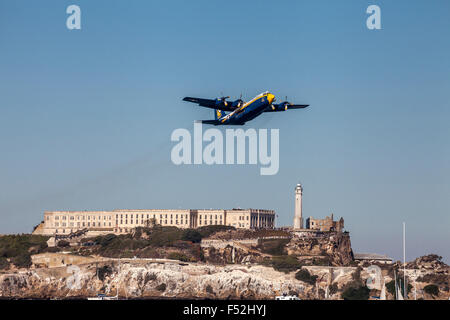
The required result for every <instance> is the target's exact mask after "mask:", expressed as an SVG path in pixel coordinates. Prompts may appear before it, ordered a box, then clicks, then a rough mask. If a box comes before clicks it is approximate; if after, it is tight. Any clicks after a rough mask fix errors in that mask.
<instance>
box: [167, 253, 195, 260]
mask: <svg viewBox="0 0 450 320" xmlns="http://www.w3.org/2000/svg"><path fill="white" fill-rule="evenodd" d="M167 259H172V260H180V261H184V262H188V261H189V260H190V259H189V257H187V256H186V255H185V254H182V253H180V252H171V253H169V255H168V256H167Z"/></svg>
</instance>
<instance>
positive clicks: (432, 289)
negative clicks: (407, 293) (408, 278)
mask: <svg viewBox="0 0 450 320" xmlns="http://www.w3.org/2000/svg"><path fill="white" fill-rule="evenodd" d="M423 290H424V291H425V292H426V293H428V294H431V295H432V296H437V295H439V287H438V286H437V285H435V284H429V285H426V286H425V287H424V288H423Z"/></svg>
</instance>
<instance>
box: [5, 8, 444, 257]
mask: <svg viewBox="0 0 450 320" xmlns="http://www.w3.org/2000/svg"><path fill="white" fill-rule="evenodd" d="M70 4H77V5H79V6H80V7H81V10H82V29H81V30H79V31H77V30H74V31H69V30H68V29H67V28H66V18H67V16H68V15H67V14H66V13H65V11H66V7H67V6H68V5H70ZM370 4H378V5H379V6H380V7H381V13H382V30H378V31H370V30H368V29H367V28H366V17H367V14H366V13H365V11H366V8H367V7H368V6H369V5H370ZM449 13H450V3H449V2H448V1H445V0H443V1H375V0H374V1H281V2H277V3H276V4H275V3H274V2H273V1H211V0H208V1H151V2H150V1H124V0H122V1H99V0H97V1H81V0H72V1H60V0H58V1H56V0H54V1H39V2H38V1H33V2H31V1H12V0H3V1H2V2H1V3H0V49H1V50H0V137H1V138H0V154H1V156H0V168H1V169H0V217H1V223H0V233H13V232H30V230H31V228H32V227H33V225H35V224H37V223H38V222H39V221H41V219H42V215H43V211H44V210H59V209H73V210H84V209H87V210H89V209H114V208H179V207H181V208H233V207H253V208H270V209H275V210H276V211H277V213H278V215H279V217H278V225H290V224H291V223H292V218H293V208H294V201H293V199H294V196H293V191H294V187H295V184H296V183H297V182H299V181H301V182H302V183H303V185H304V215H306V216H314V217H325V216H326V215H328V214H329V213H330V212H334V214H335V216H337V217H340V216H343V217H344V219H345V225H346V229H347V230H349V231H350V232H351V235H352V244H353V248H354V251H355V252H377V253H386V254H388V255H391V256H393V257H394V258H396V259H399V258H400V257H401V254H402V248H401V238H402V235H401V231H402V221H406V223H407V239H408V248H407V249H408V250H407V253H408V255H407V257H408V259H412V258H414V257H417V256H419V255H423V254H427V253H432V252H433V253H438V254H440V255H443V256H444V257H445V260H446V261H447V262H448V261H449V259H450V252H449V250H450V249H449V246H448V244H449V243H450V232H449V227H450V218H449V216H450V196H449V195H450V142H449V138H450V125H449V120H450V102H449V101H450V41H449V39H450V37H449V33H450V20H449ZM265 90H270V91H271V92H272V93H274V94H275V95H277V96H278V97H279V98H280V97H284V96H285V95H287V96H288V97H289V100H291V101H293V102H297V103H309V104H311V107H310V108H308V109H305V110H299V111H292V112H285V113H279V114H278V113H277V114H273V113H271V114H265V115H263V116H261V117H260V118H258V119H256V120H254V121H253V122H252V123H251V124H250V125H249V126H247V127H255V128H279V129H280V139H281V145H280V171H279V173H278V174H277V175H275V176H260V175H259V169H258V167H256V166H212V167H208V166H206V165H205V166H179V167H177V166H175V165H173V164H172V163H171V161H170V150H171V147H172V146H173V143H171V142H170V134H171V132H172V131H173V130H174V129H176V128H188V129H191V128H192V125H193V121H194V120H196V119H208V118H212V117H213V115H212V111H211V110H209V109H202V108H199V107H196V106H194V105H191V104H187V103H185V102H182V101H181V99H182V98H183V97H184V96H187V95H189V96H200V97H215V96H218V95H220V93H221V92H222V91H223V93H224V94H226V95H231V96H232V97H233V98H234V97H238V96H239V95H240V93H243V95H244V98H247V99H249V98H251V97H252V96H254V95H256V94H258V93H260V92H262V91H265Z"/></svg>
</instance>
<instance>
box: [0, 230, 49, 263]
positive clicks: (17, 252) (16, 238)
mask: <svg viewBox="0 0 450 320" xmlns="http://www.w3.org/2000/svg"><path fill="white" fill-rule="evenodd" d="M48 239H49V237H46V236H38V235H31V234H20V235H7V236H0V259H1V258H10V261H11V262H12V263H13V264H14V265H16V266H17V267H19V268H27V267H29V266H30V265H31V255H32V254H36V253H40V252H43V251H44V250H45V249H46V248H47V240H48ZM3 264H4V265H5V260H3Z"/></svg>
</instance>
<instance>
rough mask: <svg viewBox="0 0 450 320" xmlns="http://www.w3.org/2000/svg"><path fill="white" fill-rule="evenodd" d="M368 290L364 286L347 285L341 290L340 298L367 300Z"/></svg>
mask: <svg viewBox="0 0 450 320" xmlns="http://www.w3.org/2000/svg"><path fill="white" fill-rule="evenodd" d="M369 296H370V290H369V288H367V287H366V286H356V287H354V286H348V287H346V288H345V289H344V291H343V292H342V295H341V297H342V299H344V300H368V299H369Z"/></svg>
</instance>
